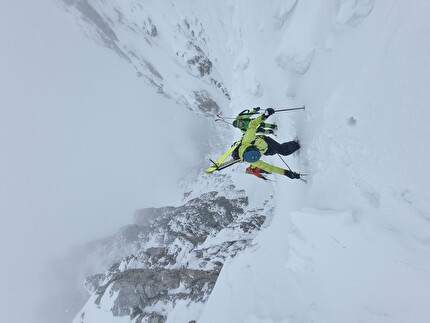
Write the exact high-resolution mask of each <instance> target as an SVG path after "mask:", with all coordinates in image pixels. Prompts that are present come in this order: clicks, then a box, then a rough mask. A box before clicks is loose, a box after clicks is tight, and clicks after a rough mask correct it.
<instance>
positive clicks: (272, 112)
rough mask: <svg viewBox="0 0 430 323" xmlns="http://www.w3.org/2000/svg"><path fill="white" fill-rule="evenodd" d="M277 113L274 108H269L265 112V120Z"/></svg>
mask: <svg viewBox="0 0 430 323" xmlns="http://www.w3.org/2000/svg"><path fill="white" fill-rule="evenodd" d="M274 113H275V110H273V109H272V108H268V109H266V110H265V111H264V112H263V119H264V120H266V119H267V118H268V117H270V116H271V115H272V114H274Z"/></svg>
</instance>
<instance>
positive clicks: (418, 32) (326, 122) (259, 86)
mask: <svg viewBox="0 0 430 323" xmlns="http://www.w3.org/2000/svg"><path fill="white" fill-rule="evenodd" d="M65 2H66V3H75V2H76V1H72V0H66V1H65ZM79 3H86V1H83V2H79ZM91 3H93V5H94V6H95V7H97V8H103V6H104V5H105V4H106V2H105V1H91ZM112 4H113V7H112V8H110V7H109V8H110V9H112V10H108V11H105V15H106V17H108V19H107V20H108V21H110V22H111V25H110V27H109V28H112V29H109V28H105V27H106V25H102V24H101V25H100V26H101V27H100V26H99V27H100V28H101V29H103V28H105V29H106V30H105V34H104V35H105V36H106V35H111V34H110V33H111V31H114V32H115V33H116V35H117V36H118V37H119V39H120V40H119V41H116V40H115V39H114V38H112V37H111V38H102V39H99V41H101V42H104V45H105V46H107V47H108V48H111V49H113V50H114V51H116V52H117V53H119V54H120V56H124V55H125V56H127V55H128V56H127V57H128V60H129V62H130V63H131V64H133V65H134V67H135V68H136V70H138V71H139V72H140V73H142V75H146V77H147V80H148V81H149V83H151V84H152V85H155V86H156V87H157V88H158V89H159V90H160V92H162V93H164V94H165V95H166V96H168V97H170V98H173V99H174V100H175V101H177V102H181V100H182V103H183V104H184V105H186V106H187V107H190V108H192V109H195V106H194V103H195V102H194V101H196V96H194V97H193V93H194V86H197V87H199V89H200V90H202V89H203V90H204V91H206V92H205V93H208V94H210V95H211V97H212V98H214V100H216V101H218V102H220V104H219V109H220V110H221V111H222V112H223V113H225V114H232V115H233V114H236V113H238V112H240V111H241V109H243V108H244V107H250V106H251V107H252V106H262V107H268V106H271V107H275V108H277V107H284V106H290V105H298V104H306V112H295V113H284V114H275V115H274V116H273V117H272V120H274V121H275V122H277V123H278V124H279V126H280V130H279V132H278V136H277V139H278V140H279V141H287V140H291V139H292V138H294V137H296V136H298V137H299V139H300V141H301V143H302V149H301V151H300V153H298V154H295V155H294V156H289V157H286V158H285V160H286V162H287V163H288V164H289V166H290V167H291V168H292V169H293V170H297V171H302V172H306V173H308V176H307V177H308V184H307V185H305V184H304V183H302V182H300V181H293V180H290V179H288V178H282V177H280V176H272V177H271V178H272V179H273V180H274V181H273V182H263V181H260V180H258V179H256V178H253V177H251V176H249V175H245V174H244V173H243V169H244V166H243V165H236V166H234V167H232V168H231V169H229V170H228V174H232V179H233V180H234V181H235V183H236V186H237V187H239V188H245V189H246V191H247V193H248V197H249V199H250V201H251V203H257V202H256V201H260V200H261V199H259V198H258V195H259V190H261V189H262V188H266V189H267V191H269V190H270V191H271V190H272V189H273V190H274V191H275V199H276V206H277V207H276V212H275V215H274V218H273V220H272V222H271V223H270V225H269V226H268V227H267V228H266V229H265V230H263V231H262V232H261V234H260V235H259V236H258V237H257V238H256V240H255V241H254V243H255V245H254V247H253V248H252V249H247V251H246V252H244V253H242V254H240V255H238V256H237V257H236V258H234V259H232V260H230V261H228V262H227V263H226V264H225V265H224V267H223V269H222V271H221V274H220V276H219V278H218V281H217V283H216V285H215V288H214V290H213V292H212V294H211V296H210V298H209V300H208V303H207V305H206V306H205V308H204V309H203V312H202V313H198V312H194V313H192V314H193V315H196V316H200V317H199V319H198V322H199V323H204V322H246V323H248V322H249V323H253V322H265V323H271V322H282V323H286V322H318V323H320V322H322V323H324V322H330V323H333V322H334V323H337V322H339V323H342V322H427V321H428V320H429V317H430V306H429V301H428V299H430V292H429V290H430V257H429V255H430V229H429V226H430V205H429V203H430V202H429V200H430V190H429V188H428V184H427V183H428V182H429V172H428V171H427V167H428V164H429V163H428V161H429V153H428V152H427V151H426V148H427V147H429V139H428V138H429V137H430V136H429V131H427V130H426V128H427V124H428V122H429V121H430V112H429V110H428V109H427V107H426V103H427V102H428V101H429V100H428V99H429V96H430V94H429V92H428V91H427V87H428V84H430V58H429V57H428V52H429V47H430V43H429V40H428V37H427V33H426V32H427V31H428V30H429V27H430V22H429V19H428V12H429V9H430V4H428V3H427V2H426V1H424V0H421V1H419V0H415V1H413V2H412V3H406V2H400V1H388V0H385V1H379V2H376V1H373V0H335V1H329V0H314V1H297V0H287V1H285V0H284V1H281V0H272V1H265V2H262V1H255V0H253V1H249V0H248V1H247V0H236V1H231V0H225V1H217V2H212V3H205V5H204V6H202V5H201V3H200V2H199V1H187V2H183V3H173V2H171V3H167V2H155V1H148V2H145V5H146V6H148V7H145V6H140V7H139V2H138V1H133V2H132V4H133V5H134V7H133V6H132V9H133V10H131V11H130V10H128V7H127V6H126V5H124V4H122V3H120V2H116V1H113V2H112ZM150 9H152V11H151V10H150ZM100 10H101V9H100ZM145 10H146V11H145ZM147 12H149V13H150V14H151V17H150V18H151V19H149V18H148V15H147V14H146V13H147ZM121 13H122V14H121ZM124 13H127V14H126V15H124ZM178 21H182V22H181V23H177V22H178ZM152 23H154V25H155V26H158V29H157V30H158V32H159V34H158V36H157V37H155V38H153V39H152V38H149V36H148V33H149V34H151V32H152V29H151V28H149V29H145V28H147V27H148V26H151V24H152ZM130 26H131V27H130ZM142 26H143V27H145V28H144V30H143V31H140V33H139V32H137V30H138V28H137V27H139V28H141V27H142ZM129 27H130V28H129ZM101 29H100V30H101ZM145 30H146V31H145ZM163 31H165V32H164V33H163ZM145 33H146V34H145ZM142 35H144V36H142ZM195 35H199V37H196V36H195ZM151 37H154V36H151ZM203 39H204V40H203ZM112 40H114V41H112ZM189 41H191V42H192V43H193V44H198V46H201V49H203V51H204V54H205V55H203V56H202V57H204V58H208V59H210V61H211V62H212V64H213V69H212V71H213V74H210V75H211V76H209V75H203V76H199V75H198V73H196V70H195V66H194V64H190V63H189V62H190V61H192V60H193V59H191V60H190V58H192V57H196V56H193V55H194V54H195V53H194V52H193V50H195V49H196V47H195V46H194V47H193V46H188V45H189ZM187 44H188V45H187ZM151 48H152V49H153V50H152V49H151ZM193 48H194V49H193ZM142 52H143V53H145V57H143V56H142V55H141V54H142ZM175 52H177V53H178V54H176V55H175V54H173V55H172V53H175ZM197 52H198V53H200V52H199V51H198V50H197ZM176 56H177V57H176ZM123 58H124V57H123ZM202 59H203V58H202ZM126 60H127V59H126ZM148 62H149V63H150V65H148V64H147V63H148ZM165 62H166V63H165ZM148 66H152V67H154V68H155V70H154V69H152V68H150V67H148ZM154 71H158V72H154ZM145 73H147V74H145ZM193 73H194V74H193ZM211 73H212V72H211ZM151 74H152V76H151ZM148 75H149V76H148ZM160 75H161V76H162V77H160ZM199 77H200V79H199ZM211 77H214V78H215V79H216V81H217V82H221V84H222V87H221V88H224V87H225V89H226V91H227V92H228V98H227V95H225V92H223V91H222V90H221V88H218V87H217V86H216V84H219V83H217V82H213V81H211ZM214 85H215V86H214ZM161 90H162V91H161ZM194 94H195V93H194ZM228 99H230V101H228ZM197 101H198V100H197ZM228 102H229V103H228ZM210 112H218V108H216V109H214V110H213V111H210ZM209 114H210V113H208V114H207V115H209ZM218 130H219V134H220V135H219V137H217V138H215V139H214V138H213V137H210V138H208V140H207V142H210V143H211V147H212V148H213V152H212V154H211V157H213V156H214V155H215V156H216V155H218V154H220V151H221V150H222V149H223V147H224V148H225V147H228V146H229V144H231V142H233V141H234V140H235V139H237V138H238V137H240V133H239V132H233V131H232V130H231V129H230V130H228V129H227V128H226V126H225V125H222V124H220V125H218ZM230 136H231V137H230ZM227 137H228V138H227ZM202 141H205V139H203V140H202ZM199 144H201V145H203V144H202V142H201V141H199ZM206 155H207V147H205V148H202V163H201V165H202V166H201V171H203V169H204V168H205V166H206V167H207V165H206V164H204V161H205V160H206V157H207V156H206ZM265 159H266V160H268V161H270V162H272V163H274V164H277V165H280V166H282V165H283V164H282V161H281V160H279V159H278V158H277V157H276V156H274V157H271V158H265ZM226 172H227V171H226ZM201 176H206V175H201ZM213 176H217V175H216V174H214V175H213ZM205 183H206V185H207V183H210V181H206V182H205ZM199 185H201V182H200V183H195V187H194V188H193V190H194V191H195V192H198V190H199V189H202V187H199ZM105 305H106V308H108V307H109V304H105ZM90 309H91V308H90ZM189 311H190V312H192V311H193V309H189ZM98 312H100V311H97V310H96V309H94V312H91V311H90V312H88V313H91V314H90V315H94V319H93V321H94V322H98V321H100V320H102V321H103V322H106V321H107V320H109V316H107V317H103V318H101V317H99V316H97V313H98ZM182 314H183V313H182ZM175 317H188V316H185V315H181V313H177V312H175V313H174V316H172V317H171V319H172V320H174V318H175ZM77 320H79V318H77ZM89 320H90V319H89V318H88V317H86V321H89ZM115 320H116V321H121V322H122V320H123V318H115V319H113V318H112V322H115Z"/></svg>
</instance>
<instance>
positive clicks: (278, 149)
mask: <svg viewBox="0 0 430 323" xmlns="http://www.w3.org/2000/svg"><path fill="white" fill-rule="evenodd" d="M262 137H263V138H264V141H265V142H267V145H268V148H267V151H266V152H265V153H264V154H265V155H267V156H270V155H275V154H280V155H283V156H287V155H291V154H292V153H294V152H295V151H297V150H299V149H300V144H299V143H298V142H297V141H288V142H284V143H283V144H280V143H279V142H277V141H276V140H274V139H273V138H270V137H267V136H262Z"/></svg>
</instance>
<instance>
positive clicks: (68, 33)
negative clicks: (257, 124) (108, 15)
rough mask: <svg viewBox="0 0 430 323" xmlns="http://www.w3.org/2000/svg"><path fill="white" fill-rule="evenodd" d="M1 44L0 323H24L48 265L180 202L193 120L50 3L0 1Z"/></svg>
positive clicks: (192, 151)
mask: <svg viewBox="0 0 430 323" xmlns="http://www.w3.org/2000/svg"><path fill="white" fill-rule="evenodd" d="M0 39H1V40H2V42H1V51H0V147H1V159H0V223H1V225H0V226H1V229H0V251H1V259H2V265H1V269H0V270H1V272H0V275H1V280H2V283H1V286H2V291H1V293H0V306H1V315H2V317H1V320H2V321H3V322H30V321H31V322H35V319H34V310H35V309H36V308H37V306H38V304H39V303H40V300H42V299H44V298H45V296H46V295H44V294H46V293H48V292H49V290H48V289H46V290H44V288H43V287H40V286H43V281H40V280H41V279H42V278H41V277H44V276H45V277H46V275H43V274H44V273H43V271H44V270H45V269H44V268H46V264H47V262H48V261H49V260H51V259H55V258H57V257H60V256H62V255H64V254H66V252H67V250H69V249H70V248H71V247H73V246H75V245H80V244H82V243H85V242H86V241H89V240H93V239H97V238H100V237H104V236H106V235H109V234H112V233H113V232H115V231H116V230H118V229H119V228H120V227H121V226H123V225H125V224H128V223H130V222H131V221H132V215H133V212H134V210H135V209H138V208H142V207H149V206H165V205H174V204H176V203H179V201H180V191H179V190H178V182H179V181H180V180H181V179H182V178H183V177H184V174H183V173H181V170H183V169H187V168H192V167H193V166H196V161H195V160H196V158H195V156H196V155H197V151H196V148H195V147H196V145H191V144H189V142H191V139H192V130H193V128H195V127H197V128H199V129H200V131H203V130H202V129H203V127H204V124H203V123H204V121H202V120H201V119H199V118H198V117H196V116H193V115H192V114H191V112H188V111H186V110H185V109H184V108H182V107H179V106H177V105H175V104H174V103H173V102H172V101H169V100H167V99H165V98H163V97H161V96H159V95H157V94H156V93H155V91H154V89H152V88H149V87H148V86H147V85H146V83H145V82H144V81H143V80H142V79H140V78H138V77H137V76H136V73H135V71H134V69H133V68H132V66H130V65H129V64H128V63H127V62H125V61H123V60H122V59H121V58H119V57H118V56H116V55H115V53H113V52H112V51H109V50H106V49H104V48H102V47H100V46H97V45H96V44H94V43H93V42H92V41H91V40H89V39H87V38H85V37H84V35H83V33H82V32H81V31H80V30H79V29H78V27H76V26H75V24H74V23H73V21H71V20H70V17H69V16H68V15H67V14H66V13H64V12H62V9H61V8H59V7H58V6H57V5H56V4H55V2H54V1H49V2H46V1H41V2H39V1H31V0H15V1H3V2H1V3H0ZM191 125H192V126H191ZM41 283H42V284H41ZM66 285H67V284H66V283H65V286H66Z"/></svg>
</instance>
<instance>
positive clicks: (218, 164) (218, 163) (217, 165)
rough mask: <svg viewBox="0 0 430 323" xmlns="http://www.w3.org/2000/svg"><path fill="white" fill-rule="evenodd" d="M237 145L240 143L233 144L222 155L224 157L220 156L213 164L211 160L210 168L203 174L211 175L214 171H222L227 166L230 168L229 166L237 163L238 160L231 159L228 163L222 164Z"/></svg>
mask: <svg viewBox="0 0 430 323" xmlns="http://www.w3.org/2000/svg"><path fill="white" fill-rule="evenodd" d="M239 144H240V141H238V142H236V143H234V144H233V146H231V147H230V149H229V150H227V151H226V152H225V153H224V155H222V156H221V157H220V158H219V159H218V160H217V161H216V162H214V161H212V160H211V162H212V166H210V167H209V168H207V169H206V170H205V173H206V174H210V173H213V172H214V171H216V170H221V169H224V168H226V167H228V166H231V165H233V164H235V163H237V162H238V161H240V159H233V160H230V161H227V162H225V163H224V161H225V160H226V159H227V158H228V156H230V155H231V153H232V152H233V150H235V149H236V148H237V146H239Z"/></svg>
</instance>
